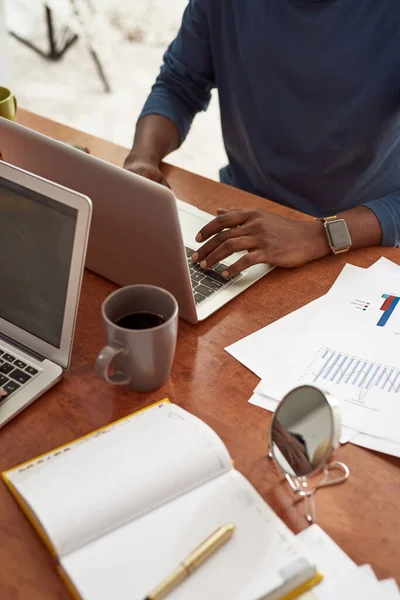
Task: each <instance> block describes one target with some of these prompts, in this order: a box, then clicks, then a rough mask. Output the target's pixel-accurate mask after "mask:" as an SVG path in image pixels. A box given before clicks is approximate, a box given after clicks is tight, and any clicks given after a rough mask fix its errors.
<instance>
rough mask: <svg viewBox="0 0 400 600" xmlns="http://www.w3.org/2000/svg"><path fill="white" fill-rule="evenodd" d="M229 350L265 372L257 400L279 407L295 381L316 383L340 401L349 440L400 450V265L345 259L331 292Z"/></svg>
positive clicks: (256, 370)
mask: <svg viewBox="0 0 400 600" xmlns="http://www.w3.org/2000/svg"><path fill="white" fill-rule="evenodd" d="M227 351H228V352H229V353H230V354H232V356H234V357H235V358H236V359H237V360H239V361H240V362H242V363H243V364H244V365H245V366H247V367H248V368H250V369H251V370H252V371H253V372H254V373H256V374H257V375H258V376H259V377H260V378H262V381H261V382H260V384H259V385H258V386H257V388H256V389H255V394H254V395H253V397H252V398H251V399H250V402H251V403H253V404H256V405H258V406H262V407H263V408H266V409H267V410H275V408H276V403H277V401H279V400H280V399H281V398H282V397H283V396H284V395H285V393H287V391H289V390H290V389H292V388H293V387H295V386H297V385H301V384H304V383H308V384H312V385H315V386H317V387H319V388H321V389H322V390H324V391H327V392H330V393H331V394H332V395H333V396H334V397H336V398H337V399H338V400H339V402H340V408H341V416H342V424H343V425H344V426H345V427H346V428H347V429H346V430H345V431H344V435H343V436H342V437H343V439H342V442H343V441H344V440H345V439H347V440H350V441H352V442H353V443H356V444H359V445H360V446H364V447H366V448H371V449H374V450H377V451H380V452H386V453H388V454H393V455H395V456H400V432H399V428H398V422H399V419H400V267H399V266H398V265H396V264H394V263H392V262H391V261H389V260H387V259H384V258H382V259H380V260H379V261H377V262H376V263H375V264H374V265H372V266H371V267H370V268H369V269H361V268H359V267H355V266H353V265H346V266H345V268H344V269H343V271H342V272H341V274H340V275H339V277H338V278H337V280H336V281H335V283H334V284H333V286H332V288H331V289H330V291H329V292H328V293H327V294H326V295H325V296H322V297H321V298H319V299H317V300H315V301H313V302H311V303H310V304H308V305H306V306H304V307H303V308H301V309H299V310H297V311H294V312H293V313H291V314H289V315H287V316H286V317H283V318H282V319H280V320H279V321H276V322H275V323H273V324H272V325H270V326H268V327H265V328H264V329H261V330H260V331H258V332H256V333H254V334H252V335H251V336H248V337H247V338H244V339H243V340H241V341H239V342H237V343H235V344H233V345H232V346H230V347H229V348H227ZM352 431H354V432H360V435H359V436H358V435H352Z"/></svg>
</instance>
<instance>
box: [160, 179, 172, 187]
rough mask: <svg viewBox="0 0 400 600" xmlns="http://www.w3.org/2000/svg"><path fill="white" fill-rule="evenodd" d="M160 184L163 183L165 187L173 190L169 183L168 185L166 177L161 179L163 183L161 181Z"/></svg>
mask: <svg viewBox="0 0 400 600" xmlns="http://www.w3.org/2000/svg"><path fill="white" fill-rule="evenodd" d="M160 183H161V185H165V187H167V188H169V189H171V186H170V185H169V183H168V181H167V180H166V179H165V177H162V178H161V181H160Z"/></svg>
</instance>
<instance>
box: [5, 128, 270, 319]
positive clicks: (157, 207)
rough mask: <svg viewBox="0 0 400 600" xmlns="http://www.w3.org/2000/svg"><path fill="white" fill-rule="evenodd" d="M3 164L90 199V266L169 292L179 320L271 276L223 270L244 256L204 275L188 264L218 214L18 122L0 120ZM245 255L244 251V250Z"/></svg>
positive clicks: (260, 269)
mask: <svg viewBox="0 0 400 600" xmlns="http://www.w3.org/2000/svg"><path fill="white" fill-rule="evenodd" d="M0 152H1V153H2V155H3V157H4V159H5V160H6V161H7V162H9V163H12V164H14V165H17V166H18V167H21V168H23V169H26V170H28V171H31V172H32V173H36V174H37V175H39V176H41V177H45V178H46V179H50V180H52V181H55V182H57V183H59V184H61V185H64V186H66V187H68V188H71V189H74V190H77V191H78V192H80V193H82V194H85V195H87V196H89V198H91V200H92V202H93V217H92V225H91V232H90V239H89V246H88V252H87V259H86V267H87V268H88V269H90V270H92V271H94V272H95V273H97V274H99V275H102V276H103V277H105V278H107V279H109V280H111V281H113V282H115V283H117V284H119V285H129V284H133V283H148V284H152V285H158V286H160V287H162V288H165V289H167V290H168V291H170V292H171V293H172V294H173V295H174V296H175V298H176V299H177V301H178V305H179V313H180V316H181V317H182V318H184V319H186V320H187V321H189V322H191V323H197V322H198V321H201V320H203V319H205V318H207V317H208V316H210V315H211V314H212V313H214V312H215V311H216V310H218V309H219V308H220V307H222V306H224V305H225V304H226V303H227V302H229V301H230V300H232V299H233V298H235V297H236V296H237V295H238V294H240V293H242V292H243V291H244V290H245V289H246V288H248V287H249V286H250V285H252V284H253V283H255V282H256V281H257V280H258V279H260V278H261V277H263V276H264V275H265V274H266V273H268V272H269V271H270V270H271V269H272V268H273V267H272V266H271V265H256V266H253V267H251V268H250V269H248V270H247V271H244V272H243V273H241V274H240V275H239V276H238V277H235V278H233V279H224V278H223V277H222V275H221V273H222V272H223V271H224V270H225V268H226V266H228V265H230V264H232V263H233V262H235V261H236V260H237V259H238V258H239V257H240V254H235V255H232V256H231V257H229V258H228V259H227V260H224V261H223V263H222V264H218V265H215V268H213V269H212V270H208V271H206V272H204V271H202V270H201V269H200V267H199V266H198V265H196V264H193V263H192V261H191V260H190V257H191V256H192V254H193V252H194V251H195V250H197V248H199V247H200V244H197V243H196V242H195V236H196V235H197V233H198V231H199V230H200V229H201V228H202V227H204V225H205V224H206V223H207V222H209V221H210V220H212V219H213V218H214V217H213V216H212V215H210V214H208V213H206V212H203V211H201V210H199V209H198V208H196V207H194V206H191V205H190V204H187V203H185V202H182V201H180V200H177V199H176V198H175V196H174V194H173V192H172V191H171V190H170V189H168V188H166V187H164V186H161V185H159V184H157V183H155V182H153V181H149V180H147V179H145V178H143V177H140V176H139V175H135V174H133V173H130V172H129V171H126V170H125V169H122V168H121V167H117V166H114V165H112V164H110V163H108V162H106V161H103V160H101V159H99V158H95V157H94V156H91V155H90V154H86V153H84V152H82V151H81V150H77V149H76V148H73V147H71V146H69V145H68V144H64V143H62V142H58V141H55V140H53V139H51V138H48V137H46V136H44V135H41V134H39V133H36V132H34V131H32V130H30V129H27V128H25V127H23V126H21V125H18V124H17V123H14V122H11V121H8V120H6V119H0ZM242 254H243V253H242Z"/></svg>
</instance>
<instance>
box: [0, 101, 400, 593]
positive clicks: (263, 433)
mask: <svg viewBox="0 0 400 600" xmlns="http://www.w3.org/2000/svg"><path fill="white" fill-rule="evenodd" d="M19 121H20V122H21V123H22V124H24V125H27V126H29V127H31V128H32V129H36V130H38V131H41V132H43V133H45V134H47V135H50V136H52V137H54V138H56V139H59V140H62V141H66V142H71V143H76V144H82V145H85V146H88V147H89V148H90V150H91V153H92V154H93V155H96V156H99V157H101V158H103V159H106V160H109V161H110V162H113V163H116V164H119V165H120V164H121V163H122V161H123V159H124V157H125V155H126V150H125V149H123V148H121V147H119V146H116V145H114V144H111V143H108V142H106V141H104V140H100V139H98V138H94V137H92V136H90V135H87V134H84V133H82V132H78V131H74V130H73V129H70V128H68V127H64V126H62V125H59V124H57V123H54V122H52V121H49V120H46V119H43V118H41V117H38V116H36V115H33V114H31V113H28V112H26V111H23V110H20V112H19ZM127 126H129V124H128V125H127ZM165 173H166V175H167V178H168V181H169V182H170V184H171V187H172V188H173V190H174V191H175V192H176V194H177V196H178V197H180V198H181V199H182V200H186V201H187V202H190V203H192V204H196V205H198V206H199V207H200V208H203V209H205V210H207V211H209V212H211V213H215V210H216V208H217V207H219V206H223V207H268V208H270V209H271V210H274V211H276V212H278V213H280V214H282V215H287V216H295V214H296V213H294V212H293V211H290V210H289V209H284V208H282V207H279V206H277V205H275V204H272V203H267V202H266V201H265V200H263V199H260V198H257V197H255V196H251V195H249V194H246V193H243V192H240V191H238V190H234V189H232V188H229V187H226V186H223V185H221V184H217V183H214V182H212V181H209V180H207V179H204V178H201V177H198V176H196V175H193V174H190V173H188V172H186V171H183V170H180V169H177V168H175V167H170V166H165ZM304 218H306V217H304ZM382 255H383V256H386V257H388V258H390V259H391V260H394V261H395V262H397V263H399V264H400V252H399V251H398V250H395V249H382V248H370V249H367V250H360V251H356V252H352V253H351V254H350V255H348V256H337V257H333V256H331V257H328V258H326V259H323V260H320V261H318V262H315V263H313V264H310V265H307V266H305V267H303V268H301V269H294V270H286V271H285V270H278V269H276V270H275V271H273V272H272V273H271V274H269V275H268V276H267V277H265V278H264V279H263V280H261V281H259V282H258V283H257V284H255V285H254V286H253V287H251V288H250V289H249V290H247V291H246V292H245V293H244V294H242V295H241V296H239V297H238V298H236V299H235V300H233V301H232V302H231V303H230V304H229V305H227V306H226V307H224V308H223V309H221V310H220V311H219V312H218V313H216V314H215V315H213V316H211V317H210V318H209V319H208V320H207V321H206V322H203V323H201V324H199V325H197V326H192V325H190V324H188V323H185V322H180V328H179V339H178V346H177V352H176V358H175V363H174V367H173V371H172V374H171V377H170V380H169V381H168V382H167V383H166V384H165V386H164V387H163V388H162V389H161V390H159V391H157V392H154V393H152V394H139V393H134V392H128V391H125V390H122V389H119V388H113V387H111V386H109V385H107V384H106V383H103V382H102V381H101V380H99V379H97V378H96V377H95V374H94V371H93V364H94V361H95V358H96V355H97V353H98V351H99V350H100V348H101V347H102V345H103V342H104V338H103V331H102V325H101V318H100V305H101V303H102V301H103V299H104V298H105V297H106V296H107V295H108V294H109V293H110V292H111V291H112V290H113V289H114V286H113V285H112V284H111V283H109V282H108V281H105V280H103V279H101V278H100V277H97V276H96V275H94V274H92V273H89V272H86V273H85V277H84V282H83V289H82V295H81V301H80V311H79V316H78V323H77V329H76V335H75V343H74V350H73V355H72V365H71V368H70V370H69V371H68V373H67V374H66V376H65V378H64V379H63V381H62V382H61V383H59V384H58V385H57V386H56V387H54V388H53V389H52V390H51V391H49V392H48V393H47V394H45V395H44V396H43V397H42V398H40V399H39V400H38V401H36V402H35V403H34V404H33V405H32V406H31V407H29V408H28V409H27V410H25V411H24V412H23V413H22V414H21V415H19V416H18V417H16V418H15V419H14V420H13V421H11V423H9V424H8V425H7V426H6V427H4V428H3V429H1V430H0V470H4V469H7V468H10V467H12V466H14V465H16V464H18V463H20V462H22V461H25V460H27V459H29V458H32V457H34V456H35V455H37V454H40V453H43V452H46V451H48V450H50V449H52V448H53V447H55V446H58V445H60V444H63V443H67V442H69V441H71V440H73V439H74V438H76V437H78V436H81V435H83V434H85V433H88V432H90V431H91V430H93V429H95V428H98V427H100V426H102V425H105V424H107V423H109V422H111V421H113V420H115V419H117V418H119V417H122V416H124V415H126V414H129V413H131V412H133V411H135V410H136V409H138V408H140V407H142V406H145V405H147V404H150V403H151V402H154V401H156V400H158V399H160V398H163V397H165V396H167V397H169V398H170V399H171V401H173V402H176V403H177V404H180V405H181V406H183V407H184V408H186V409H187V410H189V411H191V412H192V413H194V414H196V415H197V416H199V417H201V418H202V419H203V420H204V421H206V422H207V423H208V424H209V425H211V427H213V428H214V429H215V430H216V431H217V433H218V434H219V435H220V436H221V437H222V439H223V440H224V442H225V443H226V445H227V447H228V449H229V451H230V453H231V455H232V457H234V459H235V463H236V467H237V468H238V469H239V470H240V471H241V472H242V473H243V474H244V475H245V476H246V477H247V478H248V479H249V480H250V481H251V482H252V483H253V485H254V486H255V487H256V488H257V489H258V490H259V492H260V493H262V494H263V496H264V498H265V499H266V500H267V501H268V502H269V503H270V504H271V505H272V507H273V508H274V509H275V510H276V512H277V513H278V514H280V516H281V517H282V518H283V519H284V520H285V521H286V522H287V524H288V525H289V526H290V527H291V528H292V529H293V530H294V531H299V530H300V529H301V528H303V527H304V525H305V521H304V520H303V518H302V516H301V508H302V506H301V505H293V499H292V497H291V496H290V494H289V493H288V491H287V487H286V485H285V484H283V483H282V481H281V478H280V476H279V475H278V473H277V471H276V469H275V467H274V466H273V464H271V462H270V461H269V459H268V458H267V438H268V428H269V424H270V421H271V415H270V413H268V412H267V411H264V410H262V409H260V408H256V407H254V406H252V405H250V404H248V402H247V401H248V399H249V397H250V395H251V393H252V391H253V389H254V387H255V385H256V384H257V381H258V380H257V378H256V377H255V376H254V375H253V374H252V373H250V372H249V371H248V370H247V369H246V368H245V367H243V366H242V365H241V364H239V363H238V362H236V361H235V360H234V359H233V358H232V357H231V356H230V355H228V354H227V353H226V352H225V351H224V347H226V346H227V345H229V344H231V343H232V342H235V341H237V340H238V339H240V338H242V337H243V336H245V335H247V334H249V333H251V332H253V331H255V330H257V329H259V328H260V327H262V326H265V325H267V324H268V323H271V322H272V321H274V320H276V319H278V318H280V317H282V316H284V315H285V314H287V313H289V312H291V311H293V310H295V309H296V308H299V307H300V306H302V305H304V304H305V303H306V302H309V301H311V300H313V299H314V298H317V297H318V296H320V295H321V294H323V293H325V292H326V291H327V290H328V289H329V287H330V285H331V284H332V283H333V281H334V279H335V278H336V277H337V275H338V274H339V272H340V270H341V269H342V267H343V265H344V264H345V263H346V261H351V262H353V263H354V264H356V265H359V266H361V267H367V266H369V265H371V264H372V263H373V262H374V261H375V260H377V259H378V258H379V257H380V256H382ZM339 456H340V459H341V460H343V461H345V462H346V463H347V464H348V466H349V467H350V469H351V476H350V479H349V480H348V482H347V483H346V484H345V485H342V486H338V487H336V488H331V489H327V490H322V491H321V492H319V493H318V495H317V515H318V523H319V524H320V525H321V526H322V527H323V528H324V529H325V530H326V531H327V533H328V534H329V535H330V536H331V537H332V538H333V539H334V540H335V541H336V542H337V543H338V544H340V545H341V546H342V548H343V549H344V550H345V551H346V552H347V553H348V554H349V555H350V556H351V558H353V559H354V560H355V561H356V562H357V563H359V564H362V563H370V564H371V565H372V566H373V568H374V570H375V571H376V573H377V575H378V577H379V578H384V577H390V576H395V577H396V578H397V581H398V582H399V583H400V551H399V536H400V517H399V515H400V461H399V460H398V459H395V458H393V457H388V456H384V455H380V454H377V453H374V452H371V451H367V450H364V449H361V448H358V447H356V446H353V445H351V444H347V445H346V446H344V447H342V448H341V450H340V454H339ZM67 518H68V515H66V519H67ZM0 598H2V599H4V600H25V599H26V600H39V599H40V600H47V599H49V600H50V599H54V598H57V599H58V600H67V599H69V594H68V592H67V590H66V588H65V587H64V585H63V584H62V583H61V581H60V580H59V578H58V576H57V574H56V570H55V569H54V568H53V566H52V561H51V558H50V556H49V554H48V552H47V550H46V548H45V547H44V545H43V544H42V542H41V541H40V540H39V538H38V537H37V535H36V533H35V532H34V530H33V528H32V527H31V525H30V524H29V523H28V521H27V520H26V519H25V517H24V516H23V514H22V512H21V511H20V509H19V508H18V506H17V505H16V503H15V501H14V500H13V499H12V497H11V495H10V494H9V493H8V492H7V490H6V488H5V486H4V484H3V483H1V484H0Z"/></svg>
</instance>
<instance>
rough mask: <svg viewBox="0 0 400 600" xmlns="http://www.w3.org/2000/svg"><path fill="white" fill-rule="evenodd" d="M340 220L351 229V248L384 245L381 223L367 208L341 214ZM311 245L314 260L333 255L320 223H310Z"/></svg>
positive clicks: (353, 209) (358, 208) (360, 207)
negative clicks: (343, 220)
mask: <svg viewBox="0 0 400 600" xmlns="http://www.w3.org/2000/svg"><path fill="white" fill-rule="evenodd" d="M337 216H338V217H339V218H342V219H345V221H346V223H347V226H348V228H349V232H350V236H351V241H352V245H351V248H352V249H353V250H355V249H356V248H364V247H367V246H379V245H380V244H381V243H382V229H381V226H380V223H379V221H378V219H377V217H376V216H375V214H374V213H373V212H372V210H371V209H369V208H368V207H366V206H357V208H352V209H351V210H346V211H345V212H342V213H339V214H338V215H337ZM310 229H311V230H312V231H310V236H311V237H310V238H309V243H310V244H311V245H312V246H313V254H314V258H322V257H323V256H327V255H328V254H330V253H331V249H330V247H329V244H328V239H327V236H326V232H325V229H324V226H323V223H321V222H320V221H317V220H316V221H313V222H312V223H310Z"/></svg>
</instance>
